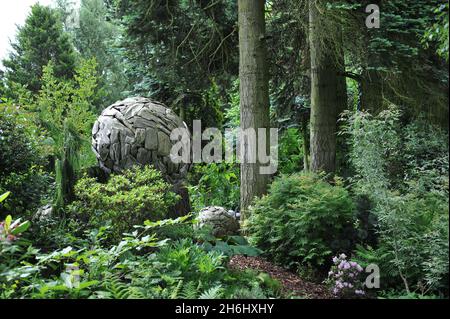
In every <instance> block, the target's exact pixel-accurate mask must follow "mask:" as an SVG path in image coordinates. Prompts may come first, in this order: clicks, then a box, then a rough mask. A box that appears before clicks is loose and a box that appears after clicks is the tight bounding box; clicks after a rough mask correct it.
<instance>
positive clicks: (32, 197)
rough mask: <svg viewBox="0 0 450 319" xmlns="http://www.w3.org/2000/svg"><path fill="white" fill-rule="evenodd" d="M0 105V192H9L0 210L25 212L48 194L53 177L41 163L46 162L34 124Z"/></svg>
mask: <svg viewBox="0 0 450 319" xmlns="http://www.w3.org/2000/svg"><path fill="white" fill-rule="evenodd" d="M11 109H12V107H10V106H3V105H2V106H0V167H1V170H0V193H3V192H5V191H6V190H8V191H10V192H11V193H12V196H10V197H9V198H8V200H7V201H6V202H5V203H4V206H3V208H2V209H0V216H1V215H2V213H12V214H14V215H24V214H25V213H28V212H30V211H33V210H35V209H36V208H37V207H38V206H39V204H40V203H41V200H43V199H44V198H45V197H46V196H48V195H49V193H50V190H51V183H52V178H51V176H49V174H47V173H46V172H45V171H44V170H43V168H42V166H43V165H44V164H45V161H44V159H43V156H42V154H41V151H40V147H39V146H40V145H39V144H38V141H39V137H37V138H36V137H32V135H31V134H32V133H33V132H31V131H32V130H33V127H34V126H33V125H32V123H30V121H29V119H27V118H26V117H25V116H24V114H22V113H20V112H19V111H16V110H14V111H13V110H11Z"/></svg>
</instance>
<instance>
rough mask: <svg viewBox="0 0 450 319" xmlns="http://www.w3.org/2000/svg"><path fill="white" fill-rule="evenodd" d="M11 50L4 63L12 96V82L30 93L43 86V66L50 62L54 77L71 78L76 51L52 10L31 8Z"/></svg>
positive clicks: (41, 7) (40, 6) (37, 5)
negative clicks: (52, 66)
mask: <svg viewBox="0 0 450 319" xmlns="http://www.w3.org/2000/svg"><path fill="white" fill-rule="evenodd" d="M12 48H13V51H12V52H11V53H10V55H9V57H8V58H7V59H5V60H4V61H3V65H4V66H5V69H6V72H5V78H6V83H7V85H8V87H9V94H10V95H12V96H14V94H13V92H12V87H13V86H14V84H13V83H17V84H19V85H22V86H27V88H28V90H30V91H31V92H32V93H37V92H38V91H39V89H40V88H41V85H42V82H41V77H42V74H43V67H44V66H46V65H47V64H48V63H49V62H50V61H52V63H53V65H54V72H55V76H56V77H58V78H71V77H72V76H73V72H74V67H75V51H74V49H73V46H72V44H71V43H70V39H69V37H68V35H67V34H66V33H64V31H63V27H62V24H61V22H60V19H59V17H58V14H57V13H56V12H55V10H54V9H51V8H49V7H45V6H42V5H39V4H36V5H34V6H32V7H31V14H30V15H29V16H28V17H27V19H26V21H25V25H24V26H23V27H19V29H18V33H17V38H16V42H14V43H12Z"/></svg>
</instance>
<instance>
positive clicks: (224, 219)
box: [198, 206, 239, 237]
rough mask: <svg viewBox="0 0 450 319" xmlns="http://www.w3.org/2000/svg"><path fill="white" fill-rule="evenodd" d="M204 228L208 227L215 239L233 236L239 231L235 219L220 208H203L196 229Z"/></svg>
mask: <svg viewBox="0 0 450 319" xmlns="http://www.w3.org/2000/svg"><path fill="white" fill-rule="evenodd" d="M204 226H210V227H211V228H212V234H213V235H214V236H216V237H223V236H229V235H235V234H236V233H237V232H238V230H239V222H238V221H237V219H236V217H235V216H234V215H233V214H232V213H231V212H229V211H227V210H226V209H225V208H223V207H220V206H209V207H205V208H203V209H202V210H201V211H200V212H199V214H198V227H199V228H201V227H204Z"/></svg>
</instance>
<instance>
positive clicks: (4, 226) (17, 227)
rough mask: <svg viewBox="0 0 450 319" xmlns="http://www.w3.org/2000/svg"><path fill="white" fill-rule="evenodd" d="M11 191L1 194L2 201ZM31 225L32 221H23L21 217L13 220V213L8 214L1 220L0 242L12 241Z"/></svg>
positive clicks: (0, 199)
mask: <svg viewBox="0 0 450 319" xmlns="http://www.w3.org/2000/svg"><path fill="white" fill-rule="evenodd" d="M8 195H9V192H8V193H5V194H3V195H1V196H0V203H1V202H2V201H4V200H5V199H6V197H8ZM29 227H30V222H29V221H26V222H23V223H21V220H20V218H19V219H17V220H15V221H13V219H12V217H11V215H8V216H6V219H5V220H4V221H3V222H0V242H6V243H8V242H12V241H14V240H16V239H17V235H19V234H21V233H23V232H24V231H26V230H27V229H28V228H29Z"/></svg>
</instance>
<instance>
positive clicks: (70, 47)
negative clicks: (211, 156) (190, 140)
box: [0, 0, 449, 299]
mask: <svg viewBox="0 0 450 319" xmlns="http://www.w3.org/2000/svg"><path fill="white" fill-rule="evenodd" d="M368 3H369V2H368V1H356V0H339V1H328V0H300V1H292V0H267V1H264V0H252V1H246V0H237V1H228V0H164V1H163V0H81V1H72V0H54V4H53V5H52V6H43V5H40V4H36V5H33V6H32V7H31V10H30V12H29V15H28V17H27V18H26V20H25V21H24V24H23V25H22V26H19V27H18V29H17V34H16V35H15V38H14V35H11V50H10V52H9V53H8V55H7V56H6V57H5V59H4V60H3V61H2V64H3V69H0V298H279V297H292V296H297V294H296V293H298V291H295V290H294V289H292V291H288V290H289V289H291V288H292V287H290V284H286V282H281V281H278V280H277V279H275V278H272V276H269V275H268V274H267V273H264V272H261V273H260V272H259V271H248V270H247V271H238V270H232V269H234V268H233V267H232V264H233V263H232V261H233V260H232V258H234V257H235V256H236V255H243V256H248V257H250V258H244V257H242V256H239V257H238V260H240V262H241V263H246V262H249V265H250V264H251V262H250V261H249V260H253V261H255V260H256V263H257V264H265V263H266V262H267V264H268V265H271V267H273V269H269V270H274V271H273V272H272V273H273V277H276V276H277V275H279V274H278V273H279V272H280V271H281V270H282V271H286V272H287V271H289V276H292V277H290V278H294V280H293V281H292V282H296V279H295V278H296V276H299V277H300V282H302V283H303V282H305V283H306V284H307V285H305V287H308V286H309V284H314V285H319V286H320V288H321V289H322V290H324V291H325V290H327V291H328V290H329V292H327V293H328V295H326V297H335V298H377V297H378V298H420V299H425V298H448V296H449V283H448V280H449V261H448V259H449V142H448V128H449V125H448V78H449V76H448V16H449V15H448V8H449V5H448V1H444V0H439V1H436V0H390V1H380V0H373V1H370V3H371V4H375V5H379V6H380V10H381V15H380V21H379V22H380V27H379V28H376V27H375V28H371V27H369V26H368V25H367V24H366V18H368V15H369V13H368V12H367V11H366V6H367V4H368ZM5 14H8V13H5ZM246 21H251V23H247V22H246ZM374 21H375V20H374ZM372 22H373V21H372ZM133 96H144V97H149V98H152V99H155V100H157V101H160V102H162V103H164V104H165V105H167V106H168V107H169V108H170V109H172V110H173V111H174V112H175V113H176V114H177V115H179V117H180V118H182V119H183V120H184V121H185V122H186V125H187V127H188V128H192V126H193V120H201V121H202V129H206V128H208V127H213V128H217V129H219V130H220V131H221V132H222V133H223V131H224V130H225V129H226V130H227V131H226V133H232V134H235V133H237V132H238V131H239V129H240V128H241V127H242V128H244V127H245V128H247V126H249V127H252V125H253V126H254V127H252V128H256V127H257V126H264V127H273V128H277V129H278V136H279V139H278V145H277V147H278V159H277V171H276V172H275V173H274V174H273V175H270V176H264V177H261V176H260V175H257V174H253V173H254V172H255V171H256V170H252V169H250V168H252V165H248V166H247V165H246V163H241V162H240V161H239V158H238V157H237V156H236V157H234V156H233V160H232V161H218V162H214V163H210V164H206V163H193V164H192V167H191V170H190V172H189V174H188V177H187V178H186V180H184V181H181V182H182V183H179V184H176V185H171V184H170V181H169V179H166V178H165V176H164V172H160V171H158V170H157V169H155V168H153V167H151V166H145V167H144V166H143V167H133V168H132V169H128V170H124V171H123V172H121V173H114V174H107V173H105V172H104V171H102V170H101V169H100V167H99V166H98V165H97V163H96V157H95V156H96V155H95V154H94V153H93V152H92V150H91V134H92V126H93V123H94V121H95V119H96V118H97V117H98V116H99V114H100V112H101V111H102V110H103V109H104V108H105V107H107V106H108V105H110V104H112V103H114V102H115V101H117V100H119V99H123V98H126V97H133ZM263 100H264V101H263ZM118 122H120V119H119V120H118ZM262 123H264V124H263V125H262ZM118 125H120V124H118ZM258 128H259V127H258ZM146 134H147V133H146ZM106 135H108V134H106ZM136 136H137V135H136ZM110 137H111V136H110ZM122 137H123V136H122V135H120V137H119V138H120V139H121V138H122ZM222 137H223V140H227V141H230V140H231V138H232V136H231V135H230V136H228V135H227V134H223V136H222ZM107 138H108V137H105V139H107ZM128 140H129V141H131V140H132V139H131V140H130V139H128ZM126 143H128V142H126ZM207 143H208V141H206V140H203V141H202V142H201V146H205V145H206V144H207ZM113 152H114V150H113ZM191 155H192V154H191ZM257 165H259V164H257ZM257 165H256V166H257ZM256 166H255V167H256ZM266 190H268V191H266ZM180 198H182V200H180ZM180 204H182V205H185V206H186V207H190V208H191V212H190V214H188V215H186V216H182V217H179V218H177V219H169V218H170V217H172V216H177V217H178V216H180V214H179V213H178V211H177V210H178V209H179V205H180ZM207 206H222V207H223V208H224V209H225V210H224V211H225V212H229V210H231V212H229V214H230V216H225V217H230V218H231V217H233V218H240V220H239V222H240V225H241V229H240V230H239V233H236V234H232V235H231V234H230V235H227V236H223V237H221V238H216V237H215V236H213V235H212V234H213V232H212V229H211V227H198V225H197V219H196V217H197V213H198V212H199V211H200V210H202V209H203V208H205V207H207ZM221 211H223V210H221ZM231 215H232V216H231ZM12 216H13V217H14V218H13V217H12ZM221 216H222V217H223V216H224V215H221ZM210 218H211V219H212V220H213V222H212V223H211V224H214V222H217V220H215V219H214V218H217V219H219V220H220V218H218V217H217V216H210ZM239 258H242V259H239ZM251 258H254V259H251ZM259 258H260V259H259ZM243 260H244V261H243ZM261 261H262V263H261ZM238 266H245V265H238ZM370 267H372V268H374V269H379V271H380V273H379V277H378V279H380V286H379V287H368V286H367V284H366V281H365V280H366V279H367V278H368V272H367V269H368V268H370ZM244 268H245V267H244ZM283 268H284V269H283ZM306 281H310V282H306ZM312 281H314V283H313V282H312ZM289 282H290V283H292V282H291V281H290V280H289ZM301 288H302V289H304V287H303V286H302V287H301ZM321 289H319V290H321ZM306 290H308V289H306ZM294 292H295V293H294ZM300 295H302V297H303V296H308V291H304V292H303V291H302V293H301V294H300ZM324 296H325V295H324Z"/></svg>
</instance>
